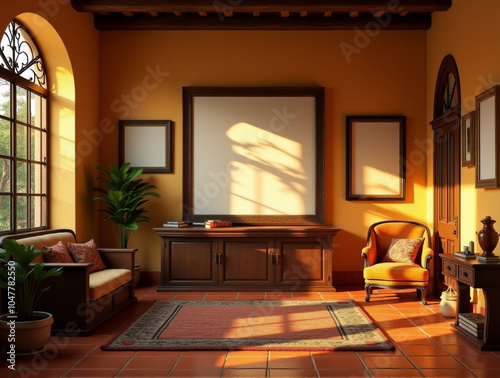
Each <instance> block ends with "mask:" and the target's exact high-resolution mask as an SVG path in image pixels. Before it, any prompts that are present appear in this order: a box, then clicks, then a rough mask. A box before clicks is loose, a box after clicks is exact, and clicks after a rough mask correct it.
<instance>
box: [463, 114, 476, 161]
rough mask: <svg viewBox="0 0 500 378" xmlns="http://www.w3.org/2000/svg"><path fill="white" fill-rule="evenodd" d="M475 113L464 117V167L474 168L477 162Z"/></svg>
mask: <svg viewBox="0 0 500 378" xmlns="http://www.w3.org/2000/svg"><path fill="white" fill-rule="evenodd" d="M475 113H476V112H474V111H472V112H470V113H467V114H466V115H464V116H463V117H462V167H472V166H474V162H475V153H476V149H475V145H476V134H475V120H476V118H475Z"/></svg>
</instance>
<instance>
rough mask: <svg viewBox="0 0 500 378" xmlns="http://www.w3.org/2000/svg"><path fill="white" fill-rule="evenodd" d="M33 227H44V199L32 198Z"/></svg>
mask: <svg viewBox="0 0 500 378" xmlns="http://www.w3.org/2000/svg"><path fill="white" fill-rule="evenodd" d="M30 202H31V227H40V226H41V225H42V198H41V197H38V196H35V197H31V199H30Z"/></svg>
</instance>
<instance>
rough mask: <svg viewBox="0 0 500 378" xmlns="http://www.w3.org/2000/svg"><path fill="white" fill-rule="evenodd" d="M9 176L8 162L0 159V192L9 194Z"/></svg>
mask: <svg viewBox="0 0 500 378" xmlns="http://www.w3.org/2000/svg"><path fill="white" fill-rule="evenodd" d="M10 176H11V174H10V160H7V159H0V192H3V193H10V192H11V190H10Z"/></svg>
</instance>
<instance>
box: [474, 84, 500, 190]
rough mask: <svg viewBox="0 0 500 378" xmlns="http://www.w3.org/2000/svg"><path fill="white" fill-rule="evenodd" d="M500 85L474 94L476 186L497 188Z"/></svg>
mask: <svg viewBox="0 0 500 378" xmlns="http://www.w3.org/2000/svg"><path fill="white" fill-rule="evenodd" d="M499 90H500V86H498V85H496V86H494V87H492V88H490V89H488V90H487V91H484V92H483V93H481V94H479V95H477V96H476V188H498V186H499V173H500V172H499V166H498V164H499V159H498V153H499V151H498V147H497V139H498V137H499V135H500V134H499V131H500V129H499V109H500V107H499V103H500V92H499Z"/></svg>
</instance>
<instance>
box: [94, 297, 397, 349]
mask: <svg viewBox="0 0 500 378" xmlns="http://www.w3.org/2000/svg"><path fill="white" fill-rule="evenodd" d="M172 304H174V305H176V306H187V305H201V306H203V305H212V306H214V305H217V306H230V305H231V306H235V305H236V306H248V305H268V306H269V305H276V306H304V305H306V306H327V305H332V304H334V305H341V304H345V305H348V306H352V307H353V308H355V309H356V310H357V311H359V314H360V315H361V316H362V317H363V318H364V320H366V322H367V325H370V326H371V327H372V329H371V330H370V333H369V335H370V337H371V338H374V339H375V340H373V341H371V342H366V341H365V344H356V345H349V344H346V345H333V346H290V345H286V346H270V345H265V346H256V345H253V346H235V345H232V346H231V345H222V346H207V345H204V346H183V345H176V346H165V345H161V346H140V345H134V344H132V343H131V344H128V343H127V341H124V342H122V343H121V344H120V345H116V344H117V343H119V342H120V341H119V339H120V338H121V337H122V336H124V335H125V334H126V332H127V331H129V330H130V329H133V327H134V325H135V324H136V323H137V322H138V321H139V320H141V318H142V317H144V316H147V315H148V314H149V313H150V312H152V311H155V308H156V307H158V306H168V305H172ZM348 320H349V319H348ZM350 320H352V319H350ZM346 325H348V324H337V327H339V331H340V332H341V333H344V331H343V330H342V327H345V326H346ZM156 328H157V329H158V328H159V326H156ZM342 341H344V339H343V340H342ZM101 349H102V350H104V351H189V350H202V351H203V350H205V351H217V350H223V351H269V350H271V351H273V350H274V351H343V350H344V351H390V350H394V349H395V347H394V344H393V343H392V342H391V341H390V339H389V337H388V336H387V335H386V334H385V333H384V332H383V331H382V330H381V329H380V327H379V326H378V325H377V324H376V323H375V322H374V320H373V319H372V318H371V317H370V316H369V315H368V314H367V313H366V312H365V311H364V310H363V309H362V308H361V307H360V306H359V305H358V304H357V303H356V301H354V300H326V301H307V300H283V301H279V300H250V301H184V300H179V301H176V300H156V301H154V302H153V303H152V304H151V306H149V307H148V308H147V309H146V310H145V311H144V312H143V313H141V314H139V315H137V316H136V317H135V318H134V319H133V320H131V321H130V322H129V323H128V324H127V325H126V326H124V327H122V328H121V329H120V331H118V332H117V334H116V335H114V336H112V337H111V338H109V339H108V340H107V341H106V342H105V343H104V344H103V345H102V346H101Z"/></svg>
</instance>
